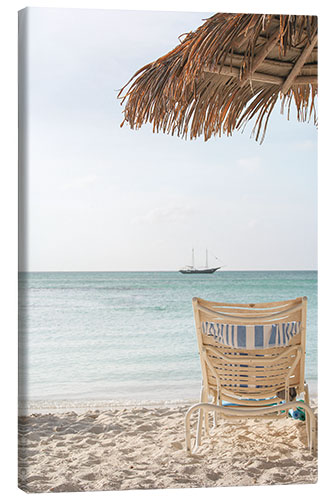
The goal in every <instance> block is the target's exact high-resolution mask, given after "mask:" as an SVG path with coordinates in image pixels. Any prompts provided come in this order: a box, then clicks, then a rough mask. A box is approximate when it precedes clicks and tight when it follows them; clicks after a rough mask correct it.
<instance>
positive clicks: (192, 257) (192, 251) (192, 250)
mask: <svg viewBox="0 0 333 500" xmlns="http://www.w3.org/2000/svg"><path fill="white" fill-rule="evenodd" d="M192 267H193V268H194V248H192Z"/></svg>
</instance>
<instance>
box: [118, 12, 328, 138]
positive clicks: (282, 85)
mask: <svg viewBox="0 0 333 500" xmlns="http://www.w3.org/2000/svg"><path fill="white" fill-rule="evenodd" d="M125 89H127V90H125ZM317 92H318V86H317V17H315V16H290V15H264V14H221V13H218V14H215V15H214V16H212V17H211V18H209V19H207V20H206V22H205V23H204V24H203V25H202V26H200V27H199V28H198V29H197V30H196V31H195V32H190V33H188V34H186V35H185V36H184V38H183V39H181V41H180V44H179V45H178V46H177V47H176V48H174V49H173V50H171V51H170V52H169V53H168V54H166V55H164V56H162V57H160V58H159V59H157V60H156V61H155V62H152V63H150V64H147V65H146V66H144V67H143V68H141V69H140V70H139V71H137V72H136V73H135V74H134V75H133V77H132V78H131V79H130V81H129V82H128V83H127V84H126V85H125V86H124V87H123V88H122V89H121V90H120V92H119V94H118V97H119V98H120V99H121V100H122V102H121V103H122V104H123V103H124V102H125V101H126V105H125V109H124V121H123V122H122V124H121V126H122V125H123V124H124V123H125V122H127V123H128V124H129V126H130V127H131V128H133V129H138V128H140V127H141V126H142V124H144V123H147V122H149V123H151V124H152V126H153V131H154V132H159V131H163V132H164V133H169V134H172V135H175V134H176V135H177V136H179V137H182V138H185V139H186V138H190V139H194V138H197V137H199V136H200V135H203V136H204V139H205V140H208V139H209V138H210V137H212V136H216V135H219V136H221V134H222V133H224V134H227V135H232V132H233V131H234V130H235V129H240V128H244V127H245V125H246V123H247V122H248V121H249V120H251V119H252V118H254V117H256V121H255V125H254V128H253V134H254V135H255V138H256V140H260V141H261V142H262V141H263V139H264V136H265V132H266V128H267V123H268V119H269V117H270V114H271V112H272V110H273V108H274V106H275V104H276V102H277V100H278V98H279V97H280V98H281V112H283V110H284V109H285V108H287V110H288V112H287V117H288V118H289V114H290V106H291V102H292V101H294V102H295V104H296V109H297V119H298V120H299V121H306V120H310V118H311V116H312V115H313V117H314V123H315V124H317V116H316V110H315V97H316V95H317Z"/></svg>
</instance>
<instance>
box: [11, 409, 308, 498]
mask: <svg viewBox="0 0 333 500" xmlns="http://www.w3.org/2000/svg"><path fill="white" fill-rule="evenodd" d="M311 406H312V407H313V408H316V407H317V401H316V400H315V401H312V404H311ZM187 409H188V406H179V407H177V408H168V407H164V408H148V407H146V408H145V407H135V408H128V409H113V410H108V411H89V412H86V413H83V414H79V415H78V414H76V413H75V412H67V413H58V414H42V413H40V414H37V413H36V414H33V415H29V416H21V417H19V486H20V488H22V489H24V490H25V491H28V492H56V491H96V490H127V489H148V488H182V487H187V488H189V487H193V488H195V487H201V488H202V487H214V486H215V487H216V486H233V485H234V486H237V485H239V486H250V485H268V484H304V483H315V482H316V481H317V456H316V454H311V453H310V452H309V450H308V448H307V446H306V431H305V424H304V422H301V421H296V420H293V419H291V418H288V419H282V420H261V421H259V420H256V419H253V420H252V419H251V420H242V421H240V420H239V421H234V422H230V421H229V422H228V421H225V420H222V418H221V419H220V420H219V422H218V427H217V428H216V429H214V430H212V431H211V434H212V437H211V438H210V439H208V438H207V437H204V438H203V444H202V446H201V447H200V449H199V450H198V452H197V453H196V454H193V455H192V456H188V455H187V454H186V452H185V443H184V415H185V412H186V410H187ZM195 420H196V419H195V418H193V423H194V422H195Z"/></svg>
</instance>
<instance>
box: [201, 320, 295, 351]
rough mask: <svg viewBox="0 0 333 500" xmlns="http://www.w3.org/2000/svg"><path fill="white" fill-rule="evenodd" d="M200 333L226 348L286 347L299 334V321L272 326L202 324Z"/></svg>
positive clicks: (204, 322) (205, 322)
mask: <svg viewBox="0 0 333 500" xmlns="http://www.w3.org/2000/svg"><path fill="white" fill-rule="evenodd" d="M201 326H202V333H203V334H204V335H207V336H208V337H214V340H216V341H217V342H220V343H221V344H223V345H225V346H227V347H235V348H238V349H239V348H244V349H267V348H270V347H283V346H287V345H288V344H289V342H290V340H291V339H292V338H293V337H294V336H295V335H297V334H298V333H300V331H301V330H300V326H301V322H300V321H291V322H290V323H276V324H273V325H231V324H224V323H210V322H208V321H203V322H202V325H201Z"/></svg>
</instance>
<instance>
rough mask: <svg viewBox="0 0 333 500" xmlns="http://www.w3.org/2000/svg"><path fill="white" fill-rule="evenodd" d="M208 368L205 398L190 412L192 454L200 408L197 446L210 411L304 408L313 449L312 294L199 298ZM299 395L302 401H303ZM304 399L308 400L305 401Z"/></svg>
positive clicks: (252, 414)
mask: <svg viewBox="0 0 333 500" xmlns="http://www.w3.org/2000/svg"><path fill="white" fill-rule="evenodd" d="M192 302H193V309H194V317H195V326H196V332H197V339H198V347H199V354H200V361H201V370H202V387H201V396H200V402H199V403H197V404H195V405H193V406H192V407H191V408H189V410H188V411H187V413H186V416H185V435H186V450H187V452H188V453H191V451H192V448H191V434H190V417H191V415H192V413H193V412H195V411H196V410H199V415H198V425H197V434H196V442H195V447H196V449H197V448H198V446H200V445H201V435H202V427H203V422H204V423H205V430H206V433H207V435H209V412H211V411H213V422H214V426H215V425H216V421H217V416H218V415H222V416H223V418H226V419H235V418H236V419H239V418H286V417H288V414H289V410H291V409H294V410H296V408H300V409H301V410H303V412H304V414H305V416H306V419H305V425H306V430H307V437H308V446H309V448H310V450H312V449H313V447H314V441H315V416H314V413H313V411H312V409H311V407H310V406H309V390H308V386H307V384H306V383H305V380H304V365H305V338H306V309H307V298H306V297H299V298H297V299H294V300H286V301H281V302H271V303H262V304H226V303H219V302H208V301H206V300H203V299H199V298H197V297H195V298H193V300H192ZM297 398H298V400H297ZM301 400H303V401H301Z"/></svg>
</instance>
